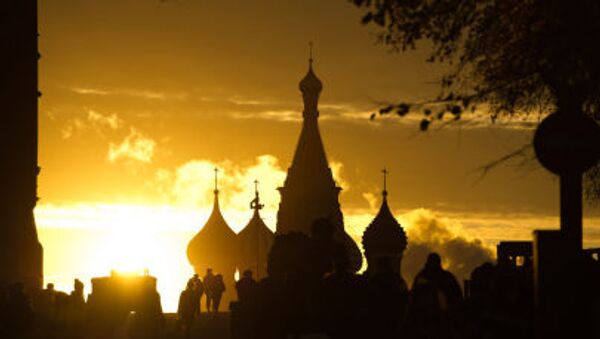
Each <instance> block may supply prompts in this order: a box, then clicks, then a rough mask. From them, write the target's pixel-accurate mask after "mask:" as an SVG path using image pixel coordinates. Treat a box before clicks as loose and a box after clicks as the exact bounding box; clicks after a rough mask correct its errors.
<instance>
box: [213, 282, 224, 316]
mask: <svg viewBox="0 0 600 339" xmlns="http://www.w3.org/2000/svg"><path fill="white" fill-rule="evenodd" d="M212 288H213V290H212V295H213V311H214V312H215V315H216V314H217V313H218V312H219V305H220V304H221V297H222V296H223V293H224V292H225V282H224V281H223V275H221V274H217V275H216V276H215V279H214V284H213V286H212Z"/></svg>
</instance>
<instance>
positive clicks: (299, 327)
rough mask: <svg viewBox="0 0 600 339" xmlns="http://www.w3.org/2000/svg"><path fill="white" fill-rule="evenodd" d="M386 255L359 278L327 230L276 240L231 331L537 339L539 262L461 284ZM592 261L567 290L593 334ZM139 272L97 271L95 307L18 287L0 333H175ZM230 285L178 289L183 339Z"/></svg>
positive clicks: (5, 304) (439, 264)
mask: <svg viewBox="0 0 600 339" xmlns="http://www.w3.org/2000/svg"><path fill="white" fill-rule="evenodd" d="M319 227H327V225H326V224H321V226H319ZM390 259H391V258H388V257H385V256H383V257H381V258H378V260H376V261H372V262H369V265H370V266H369V268H368V269H367V270H366V271H365V272H363V273H360V274H358V273H354V272H352V271H351V270H350V268H349V267H350V264H349V259H348V257H347V255H346V252H345V250H344V247H343V246H342V245H341V244H338V243H336V241H335V240H334V238H333V236H332V233H331V232H328V231H323V230H319V231H317V232H313V234H312V235H310V236H309V235H305V234H301V233H288V234H282V235H277V236H276V238H275V241H274V244H273V246H272V248H271V252H270V255H269V259H268V263H267V273H268V275H267V276H266V277H264V278H263V279H260V280H259V281H256V280H255V279H254V277H253V274H252V271H250V270H246V271H244V272H243V273H242V277H241V278H240V279H239V280H238V281H237V282H236V284H235V289H236V291H237V301H235V302H232V303H231V305H227V306H229V309H230V310H231V313H230V321H231V324H230V329H231V333H230V334H231V338H232V339H241V338H244V339H287V338H303V337H311V336H313V337H317V338H329V339H342V338H344V339H346V338H374V339H391V338H397V339H400V338H407V339H446V338H448V339H454V338H465V339H471V338H473V339H475V338H490V339H495V338H507V337H511V338H513V339H520V338H532V337H533V336H534V333H535V319H534V308H535V307H534V291H533V267H532V262H531V260H528V258H525V260H524V261H523V262H522V263H521V264H516V263H515V262H498V263H497V264H492V263H484V264H482V265H481V266H479V267H477V268H476V269H475V270H473V272H472V274H471V277H470V279H469V283H468V284H466V285H465V289H464V290H463V289H462V288H461V284H460V283H459V282H458V281H457V279H456V278H455V277H454V275H453V274H452V273H451V272H449V271H447V270H445V269H444V268H443V258H441V257H440V256H439V255H438V254H436V253H430V254H429V256H428V257H427V260H426V262H425V263H424V265H423V268H422V269H421V271H420V272H419V273H418V274H417V275H416V277H415V278H414V280H413V281H412V283H411V284H410V286H409V284H407V283H406V282H405V281H404V279H403V278H402V276H401V274H400V270H399V267H394V263H395V262H397V261H394V260H390ZM585 267H586V274H585V281H586V283H585V285H579V289H580V290H581V291H570V292H569V294H570V295H573V296H577V298H580V296H582V295H584V296H585V298H586V302H587V304H588V305H591V308H589V309H586V310H584V312H583V314H587V315H589V317H590V319H589V321H587V323H589V324H592V326H591V327H590V328H588V329H586V330H589V331H597V334H600V329H599V328H598V326H595V327H594V325H593V324H595V323H594V321H593V319H595V318H594V317H596V316H598V315H600V311H599V310H600V307H599V306H600V302H599V301H600V298H599V293H598V292H597V291H596V289H597V286H600V264H599V262H598V260H588V261H587V262H586V266H585ZM138 279H139V281H137V282H133V283H132V282H131V279H129V280H127V281H128V284H130V285H129V287H131V286H134V288H129V289H128V290H127V289H120V288H114V287H115V286H116V287H119V286H123V285H120V282H119V281H120V280H119V278H118V277H107V278H100V279H98V280H96V281H95V285H94V286H95V287H94V290H95V292H94V293H92V294H91V295H90V297H88V300H87V302H86V300H85V299H84V292H83V291H84V286H83V283H82V282H81V281H79V280H75V281H74V284H73V291H72V292H71V293H70V294H67V293H64V292H59V291H56V290H55V289H54V286H53V285H52V284H48V285H47V287H46V288H45V289H43V290H41V291H39V292H37V293H36V294H34V295H32V296H31V297H30V296H28V295H27V294H26V293H25V292H24V289H23V285H21V284H13V285H11V286H10V288H8V289H7V293H6V294H4V295H2V298H3V299H2V300H0V306H1V307H0V310H1V312H2V313H1V314H0V337H1V338H21V337H23V336H22V334H23V333H32V331H37V333H43V334H44V335H42V336H28V337H35V338H111V337H114V335H115V333H117V334H118V329H119V326H121V325H122V324H125V325H128V328H129V329H130V331H129V332H128V333H126V334H124V335H122V337H126V338H159V337H169V336H165V335H164V333H165V331H164V323H165V318H164V315H163V313H162V308H161V306H160V297H159V296H158V293H157V292H156V290H155V287H156V279H155V278H152V277H149V276H144V277H139V278H138ZM124 281H125V280H124ZM125 290H127V291H128V292H127V293H124V292H123V291H125ZM225 292H226V291H225V283H224V277H223V276H222V275H220V274H214V273H213V271H212V270H211V269H210V268H209V269H207V271H206V275H205V276H204V277H202V278H200V277H199V276H198V275H197V274H196V275H194V276H193V277H192V278H190V279H189V280H188V282H187V286H186V287H185V289H184V290H183V291H182V292H181V294H180V298H179V307H178V311H177V319H176V321H175V323H176V324H175V327H176V328H177V331H176V333H177V334H175V336H176V337H186V338H188V337H191V336H192V335H193V334H197V331H196V332H194V331H193V328H194V326H195V324H198V320H199V319H202V318H203V316H201V314H202V313H203V312H202V311H204V314H206V315H204V317H205V318H204V319H202V321H204V322H205V323H206V322H209V323H210V322H211V321H216V319H217V316H216V315H217V313H218V312H219V308H220V307H221V305H220V304H221V299H222V296H223V294H224V293H225ZM557 297H559V296H557ZM203 298H204V302H203V300H202V299H203ZM119 300H121V301H120V302H119ZM202 305H204V308H205V309H204V310H203V309H202ZM573 314H576V313H573ZM127 322H129V324H126V323H127ZM94 324H95V325H94ZM196 328H197V326H196ZM32 329H34V330H32ZM94 333H96V334H97V335H96V336H94ZM84 334H85V335H84ZM592 337H593V336H592Z"/></svg>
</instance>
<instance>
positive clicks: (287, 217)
mask: <svg viewBox="0 0 600 339" xmlns="http://www.w3.org/2000/svg"><path fill="white" fill-rule="evenodd" d="M299 87H300V91H301V92H302V98H303V100H304V111H303V112H302V116H303V122H302V131H301V132H300V139H299V140H298V145H297V146H296V152H295V154H294V158H293V160H292V164H291V166H290V167H289V168H288V173H287V177H286V180H285V183H284V185H283V187H280V188H279V193H280V194H281V202H280V204H279V210H278V212H277V233H289V232H302V233H304V234H307V235H308V234H310V228H311V225H312V223H313V222H314V221H315V220H317V219H319V218H327V219H329V221H331V222H332V223H333V224H334V225H335V227H336V233H335V237H336V239H337V240H338V241H340V242H342V243H343V244H344V246H345V248H346V250H347V253H348V255H349V257H350V261H351V263H352V268H353V269H354V270H355V271H358V270H359V269H360V267H361V265H362V255H361V253H360V250H359V249H358V246H357V245H356V243H355V242H354V241H353V240H352V238H350V236H349V235H348V234H347V233H346V231H345V230H344V217H343V215H342V211H341V210H340V203H339V201H338V196H339V193H340V191H341V188H340V187H338V186H337V185H336V183H335V181H334V180H333V175H332V173H331V168H330V167H329V163H328V162H327V156H326V155H325V148H324V147H323V141H322V139H321V134H320V132H319V124H318V118H319V110H318V107H317V106H318V102H319V96H320V94H321V90H322V89H323V83H322V82H321V80H319V78H317V76H316V75H315V72H314V70H313V59H312V51H311V57H310V59H309V64H308V73H307V74H306V76H305V77H304V78H303V79H302V80H301V81H300V86H299Z"/></svg>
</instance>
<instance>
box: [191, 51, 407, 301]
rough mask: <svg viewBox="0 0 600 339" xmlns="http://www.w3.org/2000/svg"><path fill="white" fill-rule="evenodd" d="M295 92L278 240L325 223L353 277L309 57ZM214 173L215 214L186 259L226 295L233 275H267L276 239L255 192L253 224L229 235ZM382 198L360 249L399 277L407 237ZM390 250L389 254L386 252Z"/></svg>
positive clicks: (358, 259) (357, 262)
mask: <svg viewBox="0 0 600 339" xmlns="http://www.w3.org/2000/svg"><path fill="white" fill-rule="evenodd" d="M311 54H312V52H311ZM299 89H300V91H301V92H302V98H303V101H304V110H303V112H302V116H303V123H302V129H301V132H300V137H299V140H298V144H297V146H296V150H295V153H294V157H293V160H292V163H291V165H290V167H289V169H288V173H287V177H286V180H285V182H284V184H283V186H282V187H279V188H278V190H279V192H280V194H281V202H280V204H279V210H278V212H277V225H276V234H287V233H290V232H299V233H303V234H306V235H310V229H311V225H312V223H313V222H314V221H315V220H318V219H323V218H325V219H327V220H329V222H331V224H332V225H333V226H334V228H335V232H334V238H335V240H336V241H337V242H339V243H341V244H343V246H344V249H345V250H346V254H347V255H348V258H349V261H350V269H351V271H353V272H357V271H358V270H360V268H361V267H362V254H361V251H360V249H359V248H358V246H357V244H356V243H355V242H354V240H352V238H351V237H350V235H348V233H346V230H345V229H344V220H343V214H342V211H341V209H340V203H339V200H338V198H339V193H340V191H341V188H340V187H339V186H337V184H336V182H335V180H334V178H333V174H332V171H331V168H330V166H329V163H328V161H327V156H326V153H325V147H324V146H323V140H322V138H321V134H320V132H319V124H318V118H319V110H318V101H319V96H320V94H321V91H322V89H323V83H322V82H321V80H319V78H318V77H317V76H316V74H315V72H314V70H313V59H312V55H311V57H310V59H309V65H308V72H307V74H306V75H305V76H304V78H302V80H301V81H300V84H299ZM217 172H218V170H216V169H215V189H214V206H213V211H212V213H211V215H210V217H209V219H208V221H207V222H206V224H205V225H204V227H202V229H201V230H200V231H199V232H198V233H197V234H196V235H195V236H194V237H193V238H192V240H191V241H190V242H189V244H188V248H187V256H188V260H189V262H190V263H191V264H192V266H193V267H194V270H195V272H196V273H197V274H199V275H200V274H203V273H205V272H206V270H207V269H208V268H211V269H213V270H214V271H215V272H218V273H221V274H223V277H224V280H225V283H226V286H227V289H228V290H232V289H233V288H232V287H233V286H234V285H233V283H234V275H235V272H236V271H238V272H241V271H243V270H247V269H250V270H252V271H254V272H255V276H256V277H257V278H258V279H260V278H262V277H265V276H266V275H267V261H268V255H269V251H270V248H271V245H272V244H273V239H274V234H273V232H272V231H271V230H270V229H269V228H268V227H267V226H266V225H265V223H264V222H263V220H262V218H261V217H260V209H261V208H262V207H263V205H262V204H261V203H260V199H259V194H258V189H256V193H255V198H254V200H252V202H251V204H250V205H251V206H250V207H251V209H252V210H253V215H252V218H251V219H250V221H249V222H248V224H247V226H246V227H245V228H244V229H243V230H242V231H241V232H240V233H239V234H237V235H236V234H235V233H234V232H233V231H232V229H231V227H230V226H229V225H228V224H227V222H226V221H225V219H224V217H223V215H222V213H221V210H220V206H219V189H218V187H217V184H218V183H217ZM386 174H387V173H386ZM255 184H256V182H255ZM386 196H387V190H386V188H385V187H384V199H383V204H382V207H381V210H380V212H379V214H378V215H377V217H376V218H375V220H374V221H373V222H372V224H371V225H370V226H369V227H368V228H367V231H366V232H365V235H364V237H363V243H364V245H365V248H367V249H368V255H367V259H368V261H369V262H371V261H372V262H373V263H375V262H377V261H378V260H380V259H381V258H389V259H392V260H393V263H394V267H395V268H394V271H396V272H399V271H400V261H401V258H402V252H403V251H404V249H405V248H406V235H405V234H404V230H403V229H402V227H401V226H400V225H399V224H398V222H397V221H396V219H395V218H394V217H393V215H392V214H391V212H390V210H389V207H388V205H387V199H386ZM390 246H392V247H393V249H392V250H389V251H388V250H386V248H389V247H390ZM373 265H375V264H373Z"/></svg>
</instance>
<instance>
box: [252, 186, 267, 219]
mask: <svg viewBox="0 0 600 339" xmlns="http://www.w3.org/2000/svg"><path fill="white" fill-rule="evenodd" d="M264 206H265V205H263V204H261V203H260V198H259V197H258V180H254V200H252V202H250V208H251V209H253V210H255V211H258V210H260V209H262V208H263V207H264Z"/></svg>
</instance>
